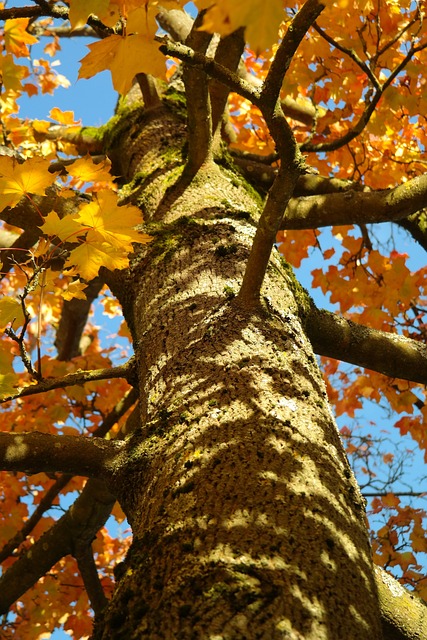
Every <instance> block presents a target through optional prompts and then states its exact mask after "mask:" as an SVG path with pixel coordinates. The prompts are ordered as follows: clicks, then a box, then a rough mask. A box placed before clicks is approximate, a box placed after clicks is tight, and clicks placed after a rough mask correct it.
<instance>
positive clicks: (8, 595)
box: [0, 479, 115, 614]
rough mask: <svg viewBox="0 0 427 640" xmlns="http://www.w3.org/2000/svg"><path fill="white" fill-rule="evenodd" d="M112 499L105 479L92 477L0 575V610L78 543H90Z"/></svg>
mask: <svg viewBox="0 0 427 640" xmlns="http://www.w3.org/2000/svg"><path fill="white" fill-rule="evenodd" d="M114 502H115V498H114V496H113V495H112V494H111V493H110V491H108V489H107V488H106V486H105V484H104V482H102V481H100V480H96V479H91V480H89V481H88V482H87V484H86V486H85V488H84V489H83V491H82V493H81V494H80V496H79V497H78V498H77V500H76V501H75V503H74V504H73V505H72V506H71V507H70V509H69V510H68V511H67V513H66V514H65V515H64V516H62V518H61V519H60V520H58V522H57V523H56V524H55V525H53V527H52V528H51V529H49V531H47V532H46V533H45V534H43V535H42V537H41V538H40V539H39V540H38V541H37V542H36V543H35V544H33V545H32V546H31V547H30V549H28V551H27V552H26V553H25V555H23V556H22V557H21V558H19V560H17V561H16V562H15V563H14V564H13V565H12V566H11V567H10V569H8V570H7V571H6V573H4V574H3V575H2V577H1V578H0V614H5V613H7V611H8V609H9V607H11V606H12V604H13V603H14V602H16V600H18V599H19V598H20V597H21V596H22V594H23V593H25V591H27V590H28V589H30V587H32V586H33V585H34V584H36V582H38V580H40V578H42V577H43V576H44V575H46V573H47V572H48V571H49V570H50V569H51V568H52V567H53V565H54V564H55V563H56V562H58V560H60V559H61V558H63V557H64V556H66V555H68V554H70V553H74V550H75V548H76V546H78V545H79V544H85V543H86V544H89V543H90V542H91V541H92V540H93V538H94V537H95V535H96V533H97V531H98V530H99V529H100V528H101V527H102V526H103V525H104V524H105V522H106V521H107V519H108V516H109V515H110V513H111V509H112V508H113V505H114Z"/></svg>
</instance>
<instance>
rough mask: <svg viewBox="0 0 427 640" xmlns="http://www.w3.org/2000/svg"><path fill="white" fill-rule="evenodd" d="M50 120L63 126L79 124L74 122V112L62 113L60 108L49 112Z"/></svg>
mask: <svg viewBox="0 0 427 640" xmlns="http://www.w3.org/2000/svg"><path fill="white" fill-rule="evenodd" d="M49 118H52V120H56V121H57V122H60V123H61V124H79V123H78V121H76V120H74V111H61V109H58V107H53V109H51V110H50V111H49Z"/></svg>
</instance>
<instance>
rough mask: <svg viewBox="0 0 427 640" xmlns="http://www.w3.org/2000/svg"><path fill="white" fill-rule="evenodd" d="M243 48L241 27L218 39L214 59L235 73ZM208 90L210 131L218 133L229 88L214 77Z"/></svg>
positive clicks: (243, 40)
mask: <svg viewBox="0 0 427 640" xmlns="http://www.w3.org/2000/svg"><path fill="white" fill-rule="evenodd" d="M244 48H245V39H244V37H243V28H242V29H237V31H234V33H231V34H230V35H229V36H227V37H225V38H221V39H220V41H219V43H218V47H217V49H216V52H215V60H216V62H217V63H218V64H220V65H222V66H223V67H226V68H227V69H230V71H233V72H234V73H235V72H237V70H238V68H239V62H240V60H241V57H242V54H243V51H244ZM209 92H210V98H211V107H212V133H213V134H214V135H215V134H216V133H220V129H221V123H222V121H223V117H224V112H225V110H226V107H227V100H228V94H229V93H230V90H229V88H228V87H227V86H226V85H225V84H223V83H222V82H219V81H218V80H215V79H214V80H212V82H211V83H210V87H209Z"/></svg>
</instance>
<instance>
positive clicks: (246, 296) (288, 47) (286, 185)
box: [237, 0, 325, 307]
mask: <svg viewBox="0 0 427 640" xmlns="http://www.w3.org/2000/svg"><path fill="white" fill-rule="evenodd" d="M324 6H325V5H324V4H321V3H320V2H318V0H307V2H306V3H305V4H304V5H303V7H302V9H301V10H300V11H299V12H298V13H297V15H296V16H295V18H294V19H293V20H292V24H291V25H290V26H289V28H288V30H287V32H286V34H285V36H284V38H283V40H282V42H281V44H280V46H279V49H278V50H277V53H276V56H275V58H274V60H273V62H272V65H271V67H270V70H269V72H268V74H267V77H266V80H265V83H264V87H263V89H262V93H261V96H260V98H259V100H258V106H259V108H260V109H261V112H262V115H263V116H264V119H265V122H266V124H267V126H268V129H269V131H270V134H271V136H272V138H273V140H274V142H275V144H276V150H277V153H278V155H279V158H280V168H279V172H278V174H277V176H276V178H275V180H274V182H273V186H272V187H271V189H270V191H269V193H268V197H267V201H266V203H265V206H264V210H263V212H262V214H261V217H260V219H259V222H258V226H257V230H256V234H255V238H254V240H253V243H252V247H251V251H250V254H249V258H248V261H247V264H246V270H245V274H244V276H243V282H242V286H241V288H240V291H239V294H238V297H237V300H238V302H239V304H242V305H243V306H246V307H247V306H249V307H251V306H254V305H256V304H258V302H259V294H260V291H261V286H262V282H263V280H264V275H265V271H266V269H267V265H268V261H269V259H270V253H271V249H272V247H273V245H274V242H275V240H276V235H277V232H278V230H279V228H280V223H281V218H282V214H281V209H282V210H283V208H286V207H287V205H288V202H289V200H290V198H291V197H292V195H293V192H294V189H295V186H296V183H297V180H298V177H299V176H300V175H301V174H302V173H306V169H307V167H306V165H305V162H304V159H303V157H302V155H301V153H300V150H299V147H298V145H297V143H296V140H295V138H294V135H293V133H292V130H291V128H290V126H289V124H288V122H287V120H286V118H285V116H284V113H283V110H282V107H281V104H280V100H279V94H280V88H281V86H282V82H283V78H284V77H285V74H286V71H287V69H288V67H289V64H290V62H291V60H292V58H293V56H294V55H295V51H296V49H297V48H298V45H299V43H300V42H301V40H302V38H303V37H304V35H305V34H306V33H307V30H308V29H309V27H310V26H311V24H312V22H313V21H314V20H315V19H316V17H317V16H318V15H319V14H320V12H321V11H322V10H323V8H324Z"/></svg>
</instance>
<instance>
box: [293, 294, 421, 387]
mask: <svg viewBox="0 0 427 640" xmlns="http://www.w3.org/2000/svg"><path fill="white" fill-rule="evenodd" d="M304 326H305V329H306V332H307V335H308V337H309V339H310V341H311V343H312V345H313V350H314V352H315V353H317V354H318V355H321V356H327V357H330V358H335V359H337V360H343V361H345V362H350V363H351V364H355V365H357V366H360V367H366V368H367V369H371V370H372V371H378V372H379V373H382V374H383V375H386V376H389V377H390V378H399V379H402V380H410V381H411V382H419V383H421V384H427V347H426V345H425V344H423V343H421V342H417V341H416V340H412V339H411V338H406V337H405V336H401V335H398V334H396V333H388V332H386V331H379V330H377V329H370V328H369V327H366V326H364V325H360V324H357V323H356V322H353V321H352V320H346V319H345V318H342V317H341V316H338V315H336V314H334V313H331V312H330V311H325V310H324V309H317V308H316V307H315V305H314V304H312V305H311V309H310V311H309V313H308V315H307V316H306V318H305V321H304Z"/></svg>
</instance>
